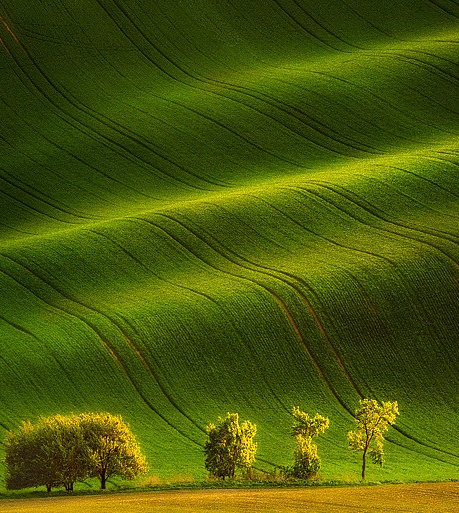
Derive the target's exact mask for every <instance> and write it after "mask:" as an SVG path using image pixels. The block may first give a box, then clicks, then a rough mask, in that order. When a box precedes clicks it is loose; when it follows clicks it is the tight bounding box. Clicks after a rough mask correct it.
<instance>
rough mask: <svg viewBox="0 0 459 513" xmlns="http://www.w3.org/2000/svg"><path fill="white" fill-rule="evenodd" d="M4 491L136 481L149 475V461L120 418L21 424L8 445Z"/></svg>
mask: <svg viewBox="0 0 459 513" xmlns="http://www.w3.org/2000/svg"><path fill="white" fill-rule="evenodd" d="M5 465H6V487H7V489H9V490H19V489H21V488H29V487H38V486H46V489H47V490H48V491H51V489H52V487H55V486H64V487H65V489H66V490H67V491H72V490H73V485H74V483H75V482H76V481H83V480H85V479H87V478H89V477H99V479H100V480H101V487H102V488H105V485H106V480H107V479H108V478H109V477H112V476H115V475H116V476H120V477H123V478H125V479H133V478H134V477H136V476H137V475H138V474H139V473H141V472H143V471H145V470H146V461H145V458H144V457H143V456H142V455H141V454H140V450H139V446H138V444H137V443H136V441H135V438H134V436H133V435H132V433H131V432H130V431H129V428H128V426H127V425H126V424H124V423H123V421H122V419H121V417H119V416H118V417H117V416H112V415H110V414H108V413H105V414H101V413H86V414H81V415H71V416H69V417H64V416H62V415H55V416H54V417H47V418H44V417H40V419H39V420H38V422H37V423H36V424H35V425H33V424H32V423H31V422H29V421H27V422H23V423H22V425H21V427H20V428H19V430H18V432H17V433H14V432H12V431H10V432H8V433H7V437H6V440H5Z"/></svg>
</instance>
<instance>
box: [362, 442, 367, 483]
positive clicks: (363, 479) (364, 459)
mask: <svg viewBox="0 0 459 513" xmlns="http://www.w3.org/2000/svg"><path fill="white" fill-rule="evenodd" d="M366 458H367V449H366V448H365V449H364V450H363V456H362V481H365V467H366V464H367V459H366Z"/></svg>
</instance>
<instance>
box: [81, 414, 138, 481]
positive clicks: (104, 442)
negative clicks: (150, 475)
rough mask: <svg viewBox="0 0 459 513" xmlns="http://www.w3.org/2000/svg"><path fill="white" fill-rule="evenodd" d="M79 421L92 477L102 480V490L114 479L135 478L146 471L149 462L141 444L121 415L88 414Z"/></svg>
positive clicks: (89, 472) (83, 415)
mask: <svg viewBox="0 0 459 513" xmlns="http://www.w3.org/2000/svg"><path fill="white" fill-rule="evenodd" d="M79 420H80V427H81V429H82V432H83V437H84V441H85V446H86V451H87V457H88V474H89V477H97V478H99V479H100V487H101V489H102V490H105V488H106V482H107V479H109V478H110V477H114V476H118V477H122V478H123V479H135V478H136V477H137V476H138V475H140V474H142V473H144V472H146V470H147V462H146V460H145V458H144V456H142V454H141V452H140V447H139V444H138V443H137V441H136V439H135V436H134V435H133V434H132V433H131V431H130V429H129V426H127V424H125V423H124V422H123V419H122V418H121V416H119V415H111V414H109V413H85V414H82V415H80V416H79Z"/></svg>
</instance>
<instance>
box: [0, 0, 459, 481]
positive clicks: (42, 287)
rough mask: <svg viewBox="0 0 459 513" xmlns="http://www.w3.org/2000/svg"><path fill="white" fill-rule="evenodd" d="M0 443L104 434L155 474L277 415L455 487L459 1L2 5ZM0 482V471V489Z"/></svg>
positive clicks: (264, 435) (278, 421)
mask: <svg viewBox="0 0 459 513" xmlns="http://www.w3.org/2000/svg"><path fill="white" fill-rule="evenodd" d="M0 42H1V45H0V214H1V215H0V438H3V436H4V434H5V432H6V430H8V429H14V428H15V427H17V426H18V424H19V423H20V421H21V420H23V419H32V420H34V419H36V418H37V417H38V416H39V415H53V414H55V413H69V412H80V411H87V410H108V411H110V412H112V413H120V414H122V415H123V418H124V419H125V420H126V421H128V422H129V423H130V425H131V428H132V430H133V431H134V433H135V434H136V435H137V436H138V439H139V441H140V443H141V446H142V448H143V451H144V452H145V454H146V455H147V458H148V460H149V463H150V467H151V474H154V475H157V476H159V477H161V478H163V479H168V478H171V477H173V476H194V478H196V479H200V478H202V477H203V476H204V475H205V469H204V464H203V461H204V458H203V450H202V444H203V442H204V440H205V426H206V424H208V423H209V422H212V421H215V420H216V418H217V416H218V415H225V414H226V412H228V411H238V412H239V413H240V415H241V417H242V418H248V419H250V420H252V421H253V422H255V423H256V424H257V427H258V435H257V438H258V443H259V450H258V461H257V467H258V468H261V469H267V470H269V469H272V465H281V464H288V463H289V462H291V460H292V451H293V448H294V446H293V441H292V440H290V436H289V429H290V425H291V423H292V417H291V414H290V411H291V407H292V406H294V405H299V406H301V408H302V409H304V410H307V411H310V412H311V413H315V412H316V411H318V412H320V413H322V414H323V415H327V416H329V417H330V420H331V427H330V429H329V430H328V432H327V433H326V434H325V435H324V436H323V437H322V439H321V440H320V441H319V444H320V454H321V456H322V464H323V466H322V474H323V475H324V477H326V478H327V479H335V478H336V479H351V480H352V479H358V475H359V461H360V455H358V454H354V453H351V452H350V451H349V450H348V449H347V440H346V433H347V431H348V430H349V429H352V428H353V425H354V423H353V418H352V413H353V411H354V409H355V407H356V406H357V405H358V400H359V398H361V397H372V398H377V399H379V400H397V401H398V402H399V406H400V413H401V414H400V417H399V420H398V421H397V425H396V427H395V429H392V430H391V431H390V432H389V437H388V438H389V442H388V444H387V447H386V452H387V465H386V466H385V467H384V468H383V469H379V468H376V467H372V468H370V469H369V472H368V478H369V479H372V480H396V479H399V480H441V479H455V478H458V477H459V474H458V467H459V450H458V444H457V426H458V424H459V389H458V385H459V347H458V338H459V2H457V1H453V0H399V1H395V0H380V1H379V2H373V1H370V0H327V1H325V0H320V1H315V2H313V1H309V0H177V1H175V2H171V1H170V0H155V1H148V0H136V1H135V2H134V1H129V0H78V1H75V0H44V1H39V0H0ZM1 472H2V470H1V468H0V473H1Z"/></svg>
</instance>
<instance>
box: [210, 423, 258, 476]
mask: <svg viewBox="0 0 459 513" xmlns="http://www.w3.org/2000/svg"><path fill="white" fill-rule="evenodd" d="M206 430H207V435H208V439H207V441H206V442H205V445H204V452H205V454H206V460H205V467H206V470H208V471H209V472H210V474H211V475H212V476H213V477H217V478H220V479H225V478H226V477H229V478H231V479H234V477H235V475H236V468H240V469H241V470H242V472H243V474H244V475H245V476H248V475H249V474H250V471H251V469H252V464H253V462H254V461H255V453H256V450H257V444H256V443H255V442H254V441H253V438H254V436H255V435H256V432H257V428H256V425H255V424H252V423H251V422H250V421H248V420H246V421H244V422H243V423H242V425H239V415H238V414H237V413H228V414H227V416H226V418H224V419H223V418H221V417H219V418H218V424H217V425H215V424H209V425H208V426H207V428H206Z"/></svg>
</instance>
